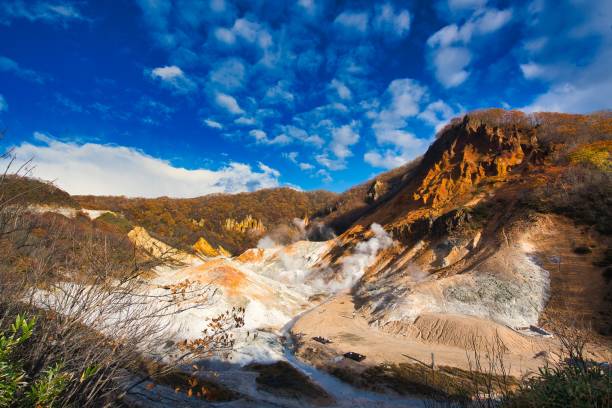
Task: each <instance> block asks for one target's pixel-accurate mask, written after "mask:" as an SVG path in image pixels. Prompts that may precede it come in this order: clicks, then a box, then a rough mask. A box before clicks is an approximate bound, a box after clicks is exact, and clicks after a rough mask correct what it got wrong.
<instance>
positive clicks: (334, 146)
mask: <svg viewBox="0 0 612 408" xmlns="http://www.w3.org/2000/svg"><path fill="white" fill-rule="evenodd" d="M358 127H359V123H358V122H355V121H354V122H352V123H350V124H348V125H344V126H340V127H337V128H333V129H332V140H331V141H330V143H329V146H328V149H329V151H330V152H331V153H333V155H334V156H335V157H334V158H331V157H330V155H329V153H328V152H325V153H323V154H320V155H318V156H316V160H317V162H319V164H321V165H323V166H325V167H327V168H328V169H330V170H341V169H344V168H346V159H347V158H348V157H351V156H352V155H353V152H352V151H351V146H353V145H355V144H356V143H357V142H359V133H357V128H358Z"/></svg>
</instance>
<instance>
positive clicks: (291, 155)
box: [283, 152, 299, 164]
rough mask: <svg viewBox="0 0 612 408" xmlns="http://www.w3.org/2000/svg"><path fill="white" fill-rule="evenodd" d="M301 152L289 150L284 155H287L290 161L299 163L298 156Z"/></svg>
mask: <svg viewBox="0 0 612 408" xmlns="http://www.w3.org/2000/svg"><path fill="white" fill-rule="evenodd" d="M298 155H299V153H298V152H289V153H283V156H284V157H286V158H287V159H289V161H290V162H291V163H295V164H297V162H298V161H297V158H298Z"/></svg>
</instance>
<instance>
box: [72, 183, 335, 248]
mask: <svg viewBox="0 0 612 408" xmlns="http://www.w3.org/2000/svg"><path fill="white" fill-rule="evenodd" d="M336 197H337V195H336V194H334V193H330V192H327V191H311V192H301V191H297V190H294V189H290V188H276V189H266V190H260V191H256V192H252V193H239V194H213V195H207V196H203V197H196V198H189V199H174V198H168V197H160V198H155V199H145V198H126V197H107V196H75V197H74V198H75V199H76V200H77V201H78V202H79V203H80V204H81V206H83V207H84V208H88V209H99V210H110V211H114V212H117V213H121V214H123V216H124V217H125V218H126V219H127V220H129V222H131V223H132V224H134V225H139V226H142V227H145V228H146V229H147V230H148V231H150V232H151V233H152V234H155V235H157V236H158V237H159V238H161V239H163V240H165V241H166V242H167V243H169V244H170V245H173V246H176V247H179V248H187V247H190V246H191V245H193V244H194V243H195V242H196V241H197V240H198V239H199V238H200V237H204V238H205V239H206V240H207V241H208V242H210V244H211V245H213V246H215V247H216V246H218V245H221V246H223V247H224V248H225V249H227V250H229V251H230V252H231V253H232V254H236V253H239V252H241V251H243V250H245V249H247V248H251V247H253V246H255V245H256V244H257V241H258V240H259V239H260V238H261V237H262V236H263V235H264V234H266V233H273V232H274V231H275V230H276V229H278V228H280V227H281V226H292V225H293V219H294V218H300V219H302V218H305V217H310V216H312V215H313V214H314V213H315V212H316V211H317V210H319V209H320V208H324V207H326V206H329V205H330V203H332V202H334V200H335V199H336ZM249 217H250V218H249ZM245 219H254V220H257V221H260V222H261V226H259V223H258V225H257V228H244V229H242V230H240V229H237V228H228V227H227V226H228V225H233V224H235V223H240V222H241V221H243V220H245ZM227 220H231V221H229V222H228V221H227Z"/></svg>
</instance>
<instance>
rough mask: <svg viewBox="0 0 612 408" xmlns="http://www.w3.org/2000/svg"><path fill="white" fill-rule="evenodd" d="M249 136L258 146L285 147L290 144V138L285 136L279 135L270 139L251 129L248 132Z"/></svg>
mask: <svg viewBox="0 0 612 408" xmlns="http://www.w3.org/2000/svg"><path fill="white" fill-rule="evenodd" d="M249 135H250V136H251V137H253V138H254V139H255V141H256V142H257V143H258V144H264V145H286V144H289V143H291V138H290V137H289V136H287V135H285V134H280V135H277V136H275V137H273V138H272V139H270V138H269V137H268V134H267V133H266V132H264V131H263V130H261V129H253V130H251V131H250V132H249Z"/></svg>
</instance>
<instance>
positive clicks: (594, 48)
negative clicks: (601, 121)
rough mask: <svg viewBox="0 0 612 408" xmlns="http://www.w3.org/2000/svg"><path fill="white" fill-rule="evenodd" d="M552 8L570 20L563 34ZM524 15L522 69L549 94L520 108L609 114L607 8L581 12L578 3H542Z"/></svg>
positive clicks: (611, 35)
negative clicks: (545, 88)
mask: <svg viewBox="0 0 612 408" xmlns="http://www.w3.org/2000/svg"><path fill="white" fill-rule="evenodd" d="M536 6H537V7H536ZM550 7H554V8H556V9H558V12H559V13H562V14H563V15H565V16H568V18H567V20H566V22H565V24H567V28H566V29H565V28H564V29H561V30H560V29H559V22H558V19H557V17H556V15H555V14H553V13H550V10H549V8H550ZM528 11H529V13H530V15H529V20H528V25H527V29H526V34H527V38H526V39H525V40H524V41H523V46H522V48H520V49H519V50H517V51H518V52H520V54H521V56H522V60H523V61H524V62H523V63H522V64H520V69H521V72H522V73H523V76H524V77H525V78H526V79H528V80H530V81H538V82H540V84H541V85H544V86H546V87H547V88H548V89H547V91H545V92H544V93H542V94H541V95H538V96H536V97H535V98H534V100H533V101H532V102H531V103H530V104H529V105H528V106H525V107H524V108H522V109H524V110H527V111H558V112H572V113H588V112H592V111H596V110H601V109H610V107H611V104H610V98H609V95H610V92H612V76H610V66H612V30H610V21H611V19H612V6H610V3H609V2H593V4H589V7H584V6H583V5H582V4H580V3H576V2H566V3H559V4H557V3H554V4H553V3H551V2H545V1H542V2H539V3H534V4H532V7H530V8H529V10H528ZM577 61H580V63H577Z"/></svg>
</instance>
